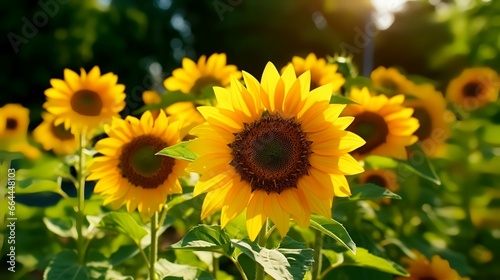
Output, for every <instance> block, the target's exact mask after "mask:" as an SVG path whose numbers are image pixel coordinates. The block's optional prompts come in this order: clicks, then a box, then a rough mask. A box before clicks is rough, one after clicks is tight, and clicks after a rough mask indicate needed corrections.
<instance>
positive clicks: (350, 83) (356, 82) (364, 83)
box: [344, 76, 373, 92]
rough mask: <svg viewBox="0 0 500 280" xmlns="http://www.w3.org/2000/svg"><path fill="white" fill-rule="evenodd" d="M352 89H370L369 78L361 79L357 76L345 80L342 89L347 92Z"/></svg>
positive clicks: (371, 86)
mask: <svg viewBox="0 0 500 280" xmlns="http://www.w3.org/2000/svg"><path fill="white" fill-rule="evenodd" d="M353 87H356V88H360V89H361V88H363V87H367V88H368V89H372V88H373V85H372V81H371V79H370V78H367V77H363V76H357V77H354V78H350V79H346V81H345V84H344V88H345V89H346V90H347V92H349V91H350V90H351V89H352V88H353Z"/></svg>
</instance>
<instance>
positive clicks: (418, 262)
mask: <svg viewBox="0 0 500 280" xmlns="http://www.w3.org/2000/svg"><path fill="white" fill-rule="evenodd" d="M413 253H414V254H415V255H416V257H417V258H416V259H410V258H408V257H404V258H403V260H402V261H403V262H404V263H406V264H407V265H408V268H407V271H408V273H410V276H409V277H396V280H422V279H432V280H468V279H469V277H461V276H460V275H459V274H458V272H457V271H456V270H454V269H453V268H451V267H450V263H449V262H448V261H447V260H444V259H442V258H441V257H440V256H438V255H434V256H433V257H432V259H431V260H430V261H429V260H428V259H427V258H426V257H425V256H424V255H422V254H421V253H420V252H418V251H415V250H414V251H413Z"/></svg>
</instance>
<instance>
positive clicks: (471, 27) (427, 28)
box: [0, 0, 500, 128]
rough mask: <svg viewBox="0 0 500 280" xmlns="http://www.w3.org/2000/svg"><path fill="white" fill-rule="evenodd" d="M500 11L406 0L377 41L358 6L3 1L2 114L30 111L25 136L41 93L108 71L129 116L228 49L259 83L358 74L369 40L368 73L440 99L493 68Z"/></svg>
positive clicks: (321, 1)
mask: <svg viewBox="0 0 500 280" xmlns="http://www.w3.org/2000/svg"><path fill="white" fill-rule="evenodd" d="M430 2H432V3H434V4H435V5H431V4H430ZM436 3H438V4H436ZM495 3H497V4H495ZM439 5H441V6H439ZM443 5H444V6H445V7H447V8H442V7H443ZM499 7H500V5H499V4H498V1H491V2H488V3H483V2H482V1H472V4H471V5H470V7H466V9H465V10H464V9H463V8H460V7H459V6H458V5H456V4H455V3H454V1H410V2H408V3H406V6H405V9H404V10H403V11H401V12H399V13H396V14H395V21H394V23H393V24H392V25H391V26H390V27H389V28H388V29H386V30H381V31H378V32H376V34H375V33H373V31H372V30H373V26H374V25H373V21H372V20H371V17H372V16H373V13H374V11H375V10H374V8H373V6H372V5H371V2H370V1H367V0H354V1H341V0H336V1H327V0H313V1H306V0H298V1H288V0H276V1H267V0H258V1H245V0H206V1H198V0H183V1H175V0H152V1H151V0H148V1H145V0H144V1H139V0H122V1H113V0H107V1H106V0H93V1H76V0H41V1H2V2H1V4H0V9H1V10H2V11H4V14H3V16H2V17H1V18H0V26H1V27H0V28H1V31H2V32H1V33H2V34H3V40H2V44H1V55H0V61H1V65H2V68H1V70H0V71H1V72H0V83H1V84H2V86H3V91H2V93H1V97H0V105H1V104H5V103H21V104H22V105H24V106H26V107H29V108H30V110H31V115H30V117H31V124H30V128H34V127H35V126H36V125H37V124H38V123H39V122H40V121H41V117H40V113H41V111H42V106H41V105H42V104H43V102H44V100H45V96H44V94H43V92H44V90H45V89H47V88H49V87H50V83H49V81H50V79H51V78H59V79H62V78H63V69H64V68H69V69H72V70H74V71H79V68H80V67H83V68H84V69H86V70H87V71H88V70H90V69H91V68H92V67H93V66H94V65H98V66H100V67H101V71H102V73H106V72H114V73H115V74H117V75H118V76H119V82H120V83H122V84H125V85H126V93H127V95H128V97H127V98H128V99H127V101H128V104H127V106H128V107H129V109H132V110H133V109H136V108H138V107H139V106H141V105H142V103H141V94H142V91H144V90H147V89H157V90H160V91H161V90H162V82H163V80H164V78H165V77H167V76H168V75H169V74H170V72H171V71H172V70H173V69H175V68H178V67H180V60H181V59H182V57H184V56H187V57H190V58H192V59H195V60H197V59H198V57H199V56H201V55H202V54H206V55H210V54H212V53H214V52H225V53H227V57H228V62H229V63H231V64H236V65H237V66H238V68H239V69H243V70H245V71H247V72H250V73H252V74H253V75H255V76H257V77H260V75H261V72H262V69H263V67H264V65H265V63H267V61H272V62H273V63H275V64H276V65H277V67H282V66H284V65H285V64H286V63H287V62H288V61H290V60H291V58H292V57H293V56H294V55H298V56H303V57H305V56H306V55H307V54H308V53H310V52H314V53H316V54H317V55H318V56H320V57H321V56H323V57H324V56H326V55H334V54H335V53H342V52H347V54H352V55H353V58H354V62H355V63H356V65H357V66H358V68H359V69H360V70H362V69H361V68H362V63H363V59H364V57H363V51H364V50H365V47H366V46H368V45H370V44H371V43H374V56H373V57H374V59H373V61H372V64H373V67H376V66H378V65H383V66H397V67H401V68H402V69H404V70H405V71H406V72H407V73H408V74H412V75H421V76H426V77H428V78H431V79H433V80H440V81H441V84H440V89H441V90H443V89H444V87H445V85H446V82H447V80H449V79H450V78H451V77H453V76H454V75H456V74H457V73H458V72H459V71H460V70H461V69H463V68H465V67H467V66H473V65H476V64H481V65H486V66H491V67H493V68H495V69H497V70H499V69H498V67H499V66H498V65H500V63H499V60H500V59H498V58H496V52H497V50H498V49H499V46H498V45H499V44H500V42H499V41H498V37H499V34H500V32H499V30H500V19H499V17H498V16H496V14H498V12H499V11H500V8H499ZM442 10H444V12H443V11H442ZM443 14H444V15H443ZM485 44H486V45H485ZM368 59H369V58H368ZM128 112H130V111H128Z"/></svg>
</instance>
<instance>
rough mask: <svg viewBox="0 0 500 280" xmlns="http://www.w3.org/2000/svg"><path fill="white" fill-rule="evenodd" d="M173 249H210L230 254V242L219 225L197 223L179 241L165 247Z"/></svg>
mask: <svg viewBox="0 0 500 280" xmlns="http://www.w3.org/2000/svg"><path fill="white" fill-rule="evenodd" d="M167 248H168V249H174V250H191V251H210V252H219V253H225V254H228V255H230V254H231V253H232V248H231V243H230V239H229V236H228V235H227V233H226V231H224V230H222V229H221V228H220V226H208V225H199V226H196V227H194V228H193V229H191V230H190V231H189V232H188V233H187V234H186V235H185V236H184V238H182V239H181V240H180V241H179V242H177V243H175V244H172V245H171V246H169V247H167Z"/></svg>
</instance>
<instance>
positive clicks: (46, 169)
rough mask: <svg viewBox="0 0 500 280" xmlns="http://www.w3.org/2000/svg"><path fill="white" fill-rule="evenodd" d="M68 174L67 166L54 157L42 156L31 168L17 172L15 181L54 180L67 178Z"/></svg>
mask: <svg viewBox="0 0 500 280" xmlns="http://www.w3.org/2000/svg"><path fill="white" fill-rule="evenodd" d="M68 174H70V171H69V167H68V166H67V165H65V164H64V163H63V162H62V161H61V160H59V159H58V158H56V157H53V156H47V155H45V154H44V155H43V156H42V157H41V158H39V159H37V161H36V164H35V165H34V166H33V168H30V169H19V170H17V171H16V179H17V180H19V181H23V180H27V179H33V178H37V179H48V180H54V179H56V178H57V177H59V176H69V175H68Z"/></svg>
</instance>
